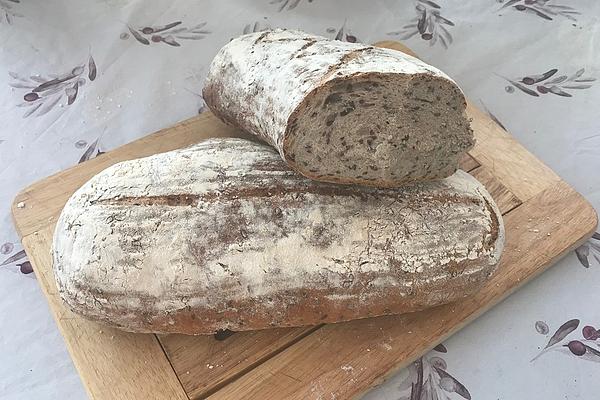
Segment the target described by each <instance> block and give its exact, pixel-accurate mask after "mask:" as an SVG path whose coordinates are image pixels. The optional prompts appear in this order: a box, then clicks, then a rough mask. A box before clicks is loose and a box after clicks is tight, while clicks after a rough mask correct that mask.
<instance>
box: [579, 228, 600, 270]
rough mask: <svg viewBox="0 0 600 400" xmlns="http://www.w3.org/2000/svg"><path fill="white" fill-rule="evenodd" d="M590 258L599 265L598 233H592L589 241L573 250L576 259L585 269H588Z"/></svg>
mask: <svg viewBox="0 0 600 400" xmlns="http://www.w3.org/2000/svg"><path fill="white" fill-rule="evenodd" d="M590 253H591V256H592V257H593V258H594V260H596V262H597V263H598V264H600V232H594V234H593V235H592V237H591V239H589V240H588V241H587V242H585V243H584V244H582V245H581V246H579V247H578V248H577V249H575V255H576V256H577V259H578V260H579V262H580V263H581V265H583V266H584V267H585V268H589V267H590Z"/></svg>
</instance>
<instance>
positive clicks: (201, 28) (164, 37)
mask: <svg viewBox="0 0 600 400" xmlns="http://www.w3.org/2000/svg"><path fill="white" fill-rule="evenodd" d="M205 26H206V22H201V23H199V24H197V25H194V26H189V27H186V26H183V25H182V22H181V21H174V22H170V23H168V24H165V25H146V26H141V27H133V26H131V25H127V30H128V31H129V32H123V33H121V35H120V36H119V37H120V38H121V39H122V40H127V39H129V38H131V37H133V38H134V39H135V40H136V41H137V42H138V43H140V44H143V45H145V46H150V45H151V44H160V43H163V44H166V45H168V46H171V47H180V46H181V41H183V40H200V39H204V38H205V37H206V35H209V34H210V33H211V32H210V31H209V30H206V29H205Z"/></svg>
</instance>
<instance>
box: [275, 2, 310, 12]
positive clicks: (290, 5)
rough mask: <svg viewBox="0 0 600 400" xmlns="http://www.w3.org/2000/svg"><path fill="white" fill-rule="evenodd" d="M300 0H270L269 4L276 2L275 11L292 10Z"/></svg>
mask: <svg viewBox="0 0 600 400" xmlns="http://www.w3.org/2000/svg"><path fill="white" fill-rule="evenodd" d="M313 1H314V0H307V2H308V3H312V2H313ZM301 2H302V0H271V3H270V4H278V5H279V8H278V9H277V11H279V12H281V11H283V10H286V9H287V10H293V9H294V8H296V7H298V4H300V3H301Z"/></svg>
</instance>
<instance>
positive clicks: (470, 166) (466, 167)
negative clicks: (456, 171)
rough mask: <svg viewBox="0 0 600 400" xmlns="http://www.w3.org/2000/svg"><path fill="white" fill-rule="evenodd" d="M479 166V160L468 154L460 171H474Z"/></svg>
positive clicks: (464, 157)
mask: <svg viewBox="0 0 600 400" xmlns="http://www.w3.org/2000/svg"><path fill="white" fill-rule="evenodd" d="M479 165H480V164H479V163H478V162H477V160H476V159H474V158H473V156H471V155H470V154H468V153H467V154H465V155H464V156H463V158H462V159H461V160H460V164H459V166H460V169H462V170H463V171H467V172H470V171H472V170H474V169H475V168H477V167H479Z"/></svg>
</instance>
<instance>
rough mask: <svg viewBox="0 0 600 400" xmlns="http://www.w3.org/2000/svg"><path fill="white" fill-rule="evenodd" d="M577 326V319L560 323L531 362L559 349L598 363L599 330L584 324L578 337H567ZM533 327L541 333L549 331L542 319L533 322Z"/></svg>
mask: <svg viewBox="0 0 600 400" xmlns="http://www.w3.org/2000/svg"><path fill="white" fill-rule="evenodd" d="M578 327H579V320H578V319H572V320H569V321H567V322H565V323H564V324H562V325H561V326H560V327H559V328H558V329H557V330H556V332H554V334H553V335H552V337H550V339H549V340H548V343H547V344H546V346H545V347H544V348H543V349H542V351H541V352H540V353H538V355H537V356H535V357H534V358H533V359H532V360H531V362H533V361H535V360H537V359H538V358H540V357H541V356H542V355H544V354H546V353H548V352H550V351H559V352H561V353H563V354H567V355H571V356H576V357H579V358H580V359H583V360H587V361H593V362H597V363H600V341H598V339H600V330H598V329H596V328H594V327H593V326H590V325H586V326H584V327H583V328H582V329H581V336H582V337H580V338H577V339H574V340H571V339H567V336H569V335H570V334H571V333H572V332H574V331H575V330H577V328H578ZM535 329H536V331H537V332H538V333H540V334H542V335H547V334H548V332H549V331H550V330H549V329H548V325H546V323H545V322H543V321H537V322H536V323H535Z"/></svg>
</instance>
